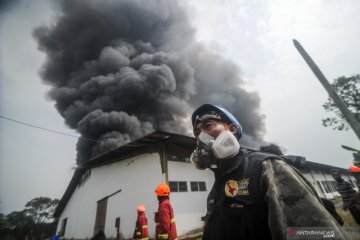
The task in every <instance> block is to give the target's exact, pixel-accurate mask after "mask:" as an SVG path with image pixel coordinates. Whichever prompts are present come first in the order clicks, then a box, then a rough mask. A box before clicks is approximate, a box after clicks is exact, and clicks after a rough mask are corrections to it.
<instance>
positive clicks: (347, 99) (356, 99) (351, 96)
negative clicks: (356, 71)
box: [322, 75, 360, 131]
mask: <svg viewBox="0 0 360 240" xmlns="http://www.w3.org/2000/svg"><path fill="white" fill-rule="evenodd" d="M331 85H332V87H333V88H334V90H335V91H336V92H337V94H338V95H339V97H340V98H341V99H342V101H343V102H344V104H345V105H346V106H347V107H348V109H349V110H350V112H352V114H353V115H354V117H355V119H357V121H359V122H360V75H354V76H351V77H348V78H347V77H339V78H337V79H335V80H334V82H333V83H332V84H331ZM323 107H324V109H325V110H326V111H327V112H333V113H335V117H328V118H325V119H323V120H322V122H323V125H324V126H325V127H333V129H334V130H340V131H341V130H348V129H349V128H350V127H349V125H348V123H347V122H346V120H345V118H344V116H343V115H342V113H341V112H340V110H339V108H338V107H337V106H336V105H335V103H334V101H333V100H332V99H331V98H330V97H329V98H328V100H327V102H326V103H325V104H324V105H323Z"/></svg>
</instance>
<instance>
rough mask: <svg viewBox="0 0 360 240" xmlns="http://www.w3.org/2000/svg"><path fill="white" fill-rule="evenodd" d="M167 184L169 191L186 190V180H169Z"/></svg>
mask: <svg viewBox="0 0 360 240" xmlns="http://www.w3.org/2000/svg"><path fill="white" fill-rule="evenodd" d="M169 185H170V191H171V192H187V184H186V181H181V182H176V181H169Z"/></svg>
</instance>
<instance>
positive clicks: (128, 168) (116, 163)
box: [55, 132, 355, 239]
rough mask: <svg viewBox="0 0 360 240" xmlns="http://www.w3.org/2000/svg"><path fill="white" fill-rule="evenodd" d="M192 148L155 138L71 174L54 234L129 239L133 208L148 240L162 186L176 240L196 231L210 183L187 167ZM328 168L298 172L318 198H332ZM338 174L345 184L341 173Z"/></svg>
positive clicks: (174, 138)
mask: <svg viewBox="0 0 360 240" xmlns="http://www.w3.org/2000/svg"><path fill="white" fill-rule="evenodd" d="M194 148H195V139H194V138H191V137H187V136H182V135H178V134H170V133H164V132H155V133H152V134H150V135H147V136H145V137H143V138H141V139H138V140H136V141H133V142H131V143H129V144H126V145H124V146H121V147H119V148H118V149H116V150H114V151H112V152H110V153H107V154H105V155H102V156H99V157H97V158H94V159H92V160H91V161H89V162H87V163H86V164H85V165H83V166H81V167H80V168H78V169H77V170H76V171H75V173H74V176H73V178H72V179H71V182H70V184H69V186H68V188H67V189H66V192H65V193H64V195H63V197H62V199H61V200H60V203H59V205H58V207H57V209H56V212H55V216H56V217H59V223H58V227H57V232H59V231H61V233H62V235H64V237H65V238H67V239H70V238H74V239H85V238H91V237H92V236H93V235H94V234H95V233H96V232H98V231H99V230H103V231H104V233H105V235H106V237H107V238H116V236H117V227H116V226H119V231H120V234H121V235H123V237H125V238H132V234H133V232H134V227H135V222H136V216H137V214H136V207H137V206H138V205H139V204H145V207H146V216H147V218H148V226H149V236H150V237H154V234H155V223H154V221H153V219H154V212H156V211H157V207H158V202H157V198H156V195H155V193H154V190H155V188H156V186H157V185H158V184H159V183H163V182H169V184H170V187H171V191H172V193H171V194H170V201H171V204H172V206H173V208H174V212H175V219H176V224H177V230H178V235H182V234H185V233H186V232H188V231H190V230H193V229H196V228H200V227H202V225H203V223H202V221H201V217H202V216H204V215H205V213H206V198H207V195H208V193H209V191H210V190H211V187H212V185H213V182H214V177H213V173H212V172H211V171H210V170H206V171H201V170H197V169H195V168H194V166H193V165H192V164H191V163H190V160H189V156H190V154H191V152H192V151H193V149H194ZM332 168H336V167H332V166H328V165H324V164H318V163H313V162H307V164H306V165H305V167H304V168H302V169H300V170H301V171H302V172H303V173H304V174H305V176H306V177H307V179H308V180H309V181H310V182H311V183H312V184H313V185H314V186H315V188H316V189H317V190H318V192H319V194H320V196H322V197H326V198H333V197H334V196H336V195H338V194H337V193H336V191H335V189H334V185H333V183H334V181H333V179H332V177H331V175H330V174H329V170H330V169H332ZM337 169H340V168H337ZM340 170H341V172H342V173H343V175H344V177H345V179H348V178H350V177H349V174H348V171H347V170H346V169H340ZM351 180H352V182H355V179H354V178H351ZM116 223H117V224H116Z"/></svg>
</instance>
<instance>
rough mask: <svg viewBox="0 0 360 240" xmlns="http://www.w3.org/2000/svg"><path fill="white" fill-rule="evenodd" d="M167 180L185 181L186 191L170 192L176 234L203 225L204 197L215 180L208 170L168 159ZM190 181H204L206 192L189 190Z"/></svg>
mask: <svg viewBox="0 0 360 240" xmlns="http://www.w3.org/2000/svg"><path fill="white" fill-rule="evenodd" d="M168 170H169V181H186V182H187V187H188V192H174V193H171V194H170V202H171V205H172V206H173V208H174V214H175V219H176V228H177V232H178V235H182V234H184V233H187V232H188V231H190V230H193V229H196V228H199V227H202V226H203V222H202V221H201V217H202V216H204V215H205V214H206V199H207V196H208V194H209V192H210V190H211V187H212V185H213V183H214V181H215V179H214V174H213V173H212V171H210V170H198V169H196V168H195V167H194V166H193V164H192V163H184V162H175V161H168ZM190 181H198V182H200V181H205V182H206V190H207V191H206V192H191V188H190Z"/></svg>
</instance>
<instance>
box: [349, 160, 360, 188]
mask: <svg viewBox="0 0 360 240" xmlns="http://www.w3.org/2000/svg"><path fill="white" fill-rule="evenodd" d="M349 171H350V172H351V173H352V174H353V176H354V178H355V179H356V182H357V185H358V188H359V189H360V167H358V166H355V165H353V166H350V168H349Z"/></svg>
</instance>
